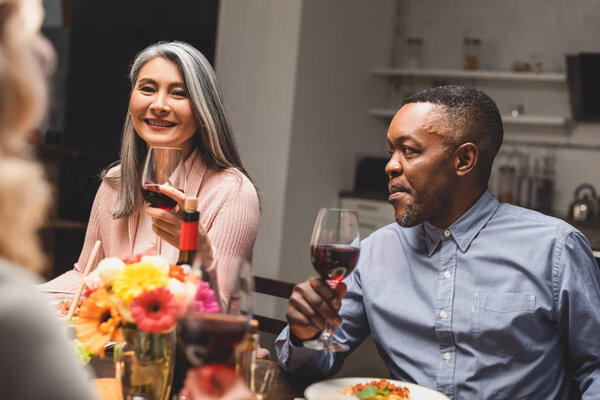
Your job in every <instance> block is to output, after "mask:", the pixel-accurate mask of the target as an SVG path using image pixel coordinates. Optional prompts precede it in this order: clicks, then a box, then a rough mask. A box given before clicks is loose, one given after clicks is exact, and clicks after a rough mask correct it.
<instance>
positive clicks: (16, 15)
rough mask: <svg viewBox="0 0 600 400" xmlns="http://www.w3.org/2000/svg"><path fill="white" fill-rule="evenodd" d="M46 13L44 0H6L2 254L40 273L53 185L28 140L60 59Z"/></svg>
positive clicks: (0, 70)
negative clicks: (46, 35)
mask: <svg viewBox="0 0 600 400" xmlns="http://www.w3.org/2000/svg"><path fill="white" fill-rule="evenodd" d="M42 16H43V11H42V8H41V4H40V2H39V1H35V0H0V88H1V89H0V221H2V229H0V257H2V258H4V259H7V260H10V261H12V262H15V263H18V264H20V265H22V266H23V267H26V268H28V269H30V270H33V271H36V272H40V271H41V269H42V268H43V267H44V260H45V257H44V256H43V253H42V251H41V249H40V241H39V237H38V230H39V228H40V226H41V225H42V224H43V222H44V221H45V217H46V212H47V209H48V203H49V198H50V187H49V185H48V183H47V182H46V180H45V178H44V173H43V171H42V168H41V167H40V165H39V164H38V163H37V162H36V161H33V159H32V158H31V157H30V156H29V154H28V150H29V146H28V145H27V144H26V141H25V138H26V135H27V133H28V132H29V131H30V130H31V129H33V128H35V127H36V125H38V124H39V123H40V121H41V118H42V116H43V114H44V110H45V105H46V101H47V98H46V93H47V84H46V76H45V75H46V73H47V72H48V68H49V67H50V63H51V62H52V61H53V57H54V53H53V51H52V48H51V47H49V45H48V43H47V42H46V41H43V40H42V38H41V37H39V33H38V30H39V27H40V26H41V21H42Z"/></svg>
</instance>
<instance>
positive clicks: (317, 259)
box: [304, 208, 360, 351]
mask: <svg viewBox="0 0 600 400" xmlns="http://www.w3.org/2000/svg"><path fill="white" fill-rule="evenodd" d="M359 253H360V234H359V231H358V212H356V211H351V210H343V209H339V208H321V210H320V211H319V215H318V216H317V220H316V222H315V227H314V229H313V233H312V238H311V240H310V258H311V261H312V264H313V267H314V268H315V270H316V271H317V272H318V273H319V275H320V276H321V278H322V279H323V280H324V281H325V282H327V284H328V285H329V287H330V288H332V289H335V288H336V287H337V286H338V285H339V284H340V282H341V281H342V280H343V279H344V278H345V277H346V276H348V275H349V274H350V272H352V270H353V269H354V267H355V266H356V263H357V262H358V256H359ZM333 332H334V328H333V326H331V324H330V323H329V322H325V329H324V330H323V333H322V334H321V336H320V337H319V338H318V339H315V340H309V341H305V342H304V346H305V347H308V348H311V349H314V350H329V351H348V350H349V347H348V346H347V345H345V344H343V343H339V342H338V341H336V340H335V339H334V338H333Z"/></svg>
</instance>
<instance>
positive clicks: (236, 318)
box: [179, 257, 254, 397]
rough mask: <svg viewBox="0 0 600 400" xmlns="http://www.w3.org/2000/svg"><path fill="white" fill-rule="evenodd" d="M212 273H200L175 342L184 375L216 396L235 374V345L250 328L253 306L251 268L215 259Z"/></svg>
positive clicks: (225, 387)
mask: <svg viewBox="0 0 600 400" xmlns="http://www.w3.org/2000/svg"><path fill="white" fill-rule="evenodd" d="M216 263H219V264H220V263H225V264H227V265H214V264H213V265H212V266H211V268H210V269H211V270H212V271H215V272H216V271H222V270H224V271H227V274H226V275H223V276H220V277H219V285H220V286H217V285H216V273H213V274H211V273H210V272H207V271H206V270H204V271H202V281H200V282H199V283H198V291H197V292H196V294H195V296H194V299H193V300H192V301H191V302H190V304H189V306H188V307H187V311H186V312H185V314H184V315H183V316H182V317H181V318H180V319H179V329H180V330H179V332H180V337H179V346H181V348H182V350H183V353H184V354H185V358H186V359H187V363H186V364H187V366H186V368H185V369H186V370H187V372H186V374H187V377H188V378H187V379H192V380H193V381H194V382H193V384H194V385H196V386H197V387H198V388H200V389H202V390H205V391H211V390H212V391H213V392H212V393H205V394H206V395H207V396H209V395H211V396H214V397H219V396H220V395H222V393H223V392H225V391H226V390H227V389H228V388H229V386H231V385H232V384H233V381H234V380H235V379H236V378H237V375H236V349H237V347H238V346H239V345H240V343H241V342H242V340H243V339H244V337H245V335H246V332H247V331H248V330H249V326H250V319H251V317H252V308H253V303H254V301H253V292H254V279H253V277H252V266H251V265H250V264H249V263H248V262H246V261H242V260H239V259H237V258H228V257H219V259H216V260H215V264H216Z"/></svg>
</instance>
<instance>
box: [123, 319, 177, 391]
mask: <svg viewBox="0 0 600 400" xmlns="http://www.w3.org/2000/svg"><path fill="white" fill-rule="evenodd" d="M121 333H122V334H123V337H124V338H125V342H123V343H119V344H118V345H117V346H115V370H116V378H117V380H118V381H119V382H120V387H121V391H122V393H123V400H142V399H143V400H164V399H168V397H169V394H170V391H171V382H172V380H173V366H174V364H175V363H174V358H175V342H176V337H177V336H176V332H175V329H173V330H171V331H170V332H166V333H148V332H142V331H140V330H138V329H136V328H131V327H125V328H121Z"/></svg>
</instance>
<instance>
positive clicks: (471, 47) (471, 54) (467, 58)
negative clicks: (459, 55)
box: [463, 37, 481, 69]
mask: <svg viewBox="0 0 600 400" xmlns="http://www.w3.org/2000/svg"><path fill="white" fill-rule="evenodd" d="M463 47H464V49H463V50H464V61H463V68H464V69H477V68H479V49H480V47H481V40H480V39H479V38H476V37H466V38H465V39H464V46H463Z"/></svg>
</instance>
